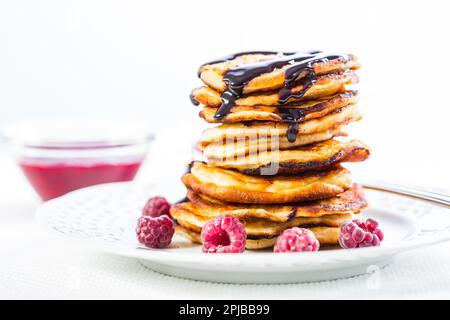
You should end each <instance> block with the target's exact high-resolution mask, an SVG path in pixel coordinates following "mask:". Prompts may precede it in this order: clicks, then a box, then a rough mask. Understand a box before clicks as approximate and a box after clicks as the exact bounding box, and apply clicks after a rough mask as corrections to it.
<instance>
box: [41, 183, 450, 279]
mask: <svg viewBox="0 0 450 320" xmlns="http://www.w3.org/2000/svg"><path fill="white" fill-rule="evenodd" d="M177 185H180V184H179V183H178V182H175V183H168V184H166V186H162V185H161V184H158V187H156V186H146V187H143V186H137V185H133V184H132V183H113V184H105V185H99V186H94V187H89V188H86V189H81V190H78V191H75V192H72V193H69V194H67V195H65V196H63V197H61V198H58V199H55V200H52V201H49V202H46V203H44V204H43V205H42V206H41V207H40V208H39V209H38V210H37V221H38V223H39V224H40V226H42V227H43V228H44V229H46V230H49V231H51V232H53V233H56V234H59V235H61V236H64V237H68V238H71V239H73V240H74V241H77V242H78V243H83V244H86V245H88V246H89V247H91V248H92V247H95V248H97V249H99V250H101V251H104V252H109V253H113V254H117V255H121V256H128V257H135V258H137V259H139V260H140V261H141V262H142V263H143V264H144V265H145V266H147V267H149V268H151V269H153V270H156V271H159V272H161V273H165V274H169V275H174V276H179V277H183V278H189V279H194V280H205V281H214V282H227V283H295V282H310V281H319V280H331V279H337V278H343V277H350V276H355V275H359V274H364V273H370V272H373V271H376V270H378V269H379V268H382V267H383V266H385V265H386V264H387V263H389V262H390V261H391V260H392V258H393V257H394V256H395V255H397V254H399V253H401V252H404V251H406V250H410V249H414V248H417V247H421V246H425V245H430V244H433V243H438V242H441V241H445V240H448V239H450V215H449V212H448V211H447V210H446V209H443V208H440V207H434V206H431V205H429V204H426V203H423V202H420V201H416V200H411V199H407V198H403V197H399V196H395V195H390V194H386V193H381V192H376V191H367V192H366V194H367V196H368V200H369V203H370V205H371V209H370V210H367V211H366V212H365V213H364V214H363V215H364V216H367V217H368V216H370V217H374V218H376V219H377V220H379V222H380V224H381V227H382V229H383V231H384V233H385V240H384V241H383V242H382V245H381V246H380V247H376V248H361V249H349V250H344V249H339V248H336V249H328V250H322V251H319V252H315V253H296V254H273V253H271V252H269V251H264V252H262V251H246V252H245V253H243V254H228V255H227V254H204V253H202V251H201V247H200V246H199V245H195V244H191V243H190V242H189V241H187V240H185V239H184V238H183V237H181V236H177V235H175V237H174V239H173V242H172V245H171V247H169V248H167V249H147V248H144V247H142V246H141V245H139V243H138V242H137V240H136V238H135V233H134V229H135V227H136V221H137V218H138V217H139V215H140V212H141V208H142V207H143V205H144V204H145V202H146V200H147V199H148V198H149V197H151V196H155V195H163V196H166V197H167V198H168V199H169V200H171V201H176V200H178V199H181V198H182V197H183V194H182V193H183V190H182V189H180V188H178V187H174V186H177ZM174 188H175V189H174Z"/></svg>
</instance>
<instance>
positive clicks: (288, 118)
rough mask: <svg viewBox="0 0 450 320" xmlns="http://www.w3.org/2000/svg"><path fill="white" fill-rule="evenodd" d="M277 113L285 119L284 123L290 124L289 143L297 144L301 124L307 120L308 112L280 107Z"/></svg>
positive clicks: (288, 131)
mask: <svg viewBox="0 0 450 320" xmlns="http://www.w3.org/2000/svg"><path fill="white" fill-rule="evenodd" d="M277 113H278V114H279V116H280V117H281V119H283V121H284V122H287V123H289V127H288V130H287V138H288V141H289V142H295V140H297V134H298V130H299V124H298V123H299V122H303V121H304V120H305V116H306V111H305V109H301V108H288V107H279V108H278V110H277Z"/></svg>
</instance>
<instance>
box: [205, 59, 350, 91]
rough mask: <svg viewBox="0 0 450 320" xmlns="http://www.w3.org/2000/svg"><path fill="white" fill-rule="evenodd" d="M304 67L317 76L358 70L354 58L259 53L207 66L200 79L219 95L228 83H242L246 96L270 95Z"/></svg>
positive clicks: (207, 64)
mask: <svg viewBox="0 0 450 320" xmlns="http://www.w3.org/2000/svg"><path fill="white" fill-rule="evenodd" d="M302 66H309V67H311V68H312V69H313V70H314V72H315V74H316V75H323V74H328V73H337V72H340V71H344V70H347V69H358V68H359V62H358V59H357V58H356V57H355V56H354V55H350V54H333V53H326V52H319V51H315V52H313V51H309V52H306V51H305V52H290V53H281V52H280V53H277V52H263V53H261V52H256V53H251V52H250V53H244V54H234V55H231V56H229V57H225V58H222V59H218V60H217V61H213V62H212V63H206V64H205V65H203V66H201V67H200V68H199V76H200V78H201V79H202V81H203V82H205V84H206V85H208V86H209V87H212V88H214V89H215V90H217V91H219V92H223V91H225V90H226V87H227V84H226V82H230V80H234V81H235V82H236V80H240V82H242V83H243V84H245V86H244V88H243V93H244V94H247V93H253V92H256V91H267V90H273V89H277V88H281V87H283V85H284V84H285V81H286V76H289V75H290V74H291V72H290V71H289V70H291V71H294V72H295V71H298V70H294V69H296V67H297V69H299V68H301V67H302Z"/></svg>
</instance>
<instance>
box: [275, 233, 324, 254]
mask: <svg viewBox="0 0 450 320" xmlns="http://www.w3.org/2000/svg"><path fill="white" fill-rule="evenodd" d="M319 247H320V244H319V241H318V240H317V238H316V236H315V235H314V233H313V232H312V231H311V230H308V229H305V228H297V227H294V228H290V229H286V230H284V231H283V233H282V234H281V235H280V236H279V237H278V238H277V243H276V244H275V247H274V248H273V252H275V253H287V252H313V251H317V250H319Z"/></svg>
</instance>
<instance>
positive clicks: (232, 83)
mask: <svg viewBox="0 0 450 320" xmlns="http://www.w3.org/2000/svg"><path fill="white" fill-rule="evenodd" d="M244 54H276V53H275V52H269V51H259V52H244V53H237V54H233V55H230V56H228V57H224V58H222V59H219V60H216V61H213V62H212V63H211V62H210V63H208V64H213V63H220V62H224V61H228V60H232V59H234V58H236V57H238V56H241V55H244ZM334 59H345V60H348V59H349V57H348V56H347V55H336V54H329V53H324V52H322V51H309V52H294V53H292V52H290V53H283V54H282V55H281V56H280V57H278V58H274V59H270V60H268V61H262V62H259V63H253V64H247V65H243V66H240V67H236V68H232V69H231V70H229V71H227V72H226V73H225V75H224V78H223V81H224V82H225V84H226V90H225V91H224V92H223V94H222V97H221V98H222V105H221V106H220V107H219V109H218V110H217V112H216V114H215V115H214V118H215V119H217V120H221V119H223V118H224V117H226V116H227V114H229V113H230V111H231V109H232V108H233V107H234V106H235V101H236V99H239V98H240V97H241V96H242V91H243V89H244V86H245V85H246V84H247V83H248V82H249V81H250V80H252V79H254V78H255V77H258V76H260V75H262V74H264V73H269V72H272V71H273V70H275V69H277V68H282V67H284V66H285V65H287V64H290V65H291V66H289V67H288V68H287V69H286V71H285V81H284V85H283V88H282V89H281V90H280V91H279V93H278V96H279V100H278V102H279V103H280V104H285V103H287V102H288V100H289V99H291V98H295V99H300V98H301V97H302V96H303V95H304V94H305V93H306V92H307V91H308V90H309V89H310V88H311V86H312V85H313V84H314V82H315V81H316V75H315V72H314V68H313V64H315V63H318V62H326V61H329V60H334ZM299 83H300V84H302V86H303V89H302V90H300V91H299V92H292V88H293V86H294V85H298V84H299ZM280 115H281V116H282V117H283V118H284V119H286V122H289V123H290V126H289V129H288V139H289V141H290V142H294V141H295V139H296V136H297V133H298V122H300V121H301V120H302V119H303V117H304V114H302V112H301V111H298V110H296V111H294V110H293V111H292V112H291V111H289V110H288V108H285V109H282V110H281V112H280Z"/></svg>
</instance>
